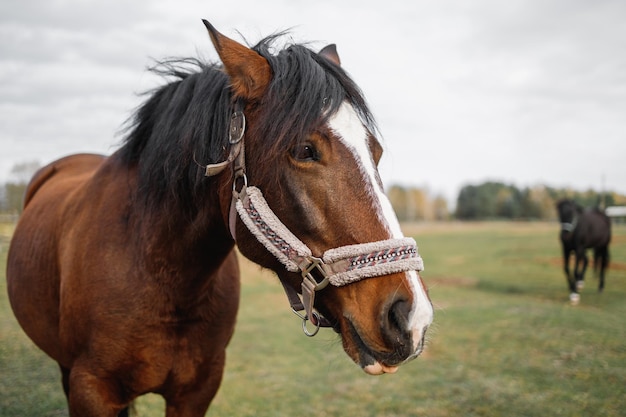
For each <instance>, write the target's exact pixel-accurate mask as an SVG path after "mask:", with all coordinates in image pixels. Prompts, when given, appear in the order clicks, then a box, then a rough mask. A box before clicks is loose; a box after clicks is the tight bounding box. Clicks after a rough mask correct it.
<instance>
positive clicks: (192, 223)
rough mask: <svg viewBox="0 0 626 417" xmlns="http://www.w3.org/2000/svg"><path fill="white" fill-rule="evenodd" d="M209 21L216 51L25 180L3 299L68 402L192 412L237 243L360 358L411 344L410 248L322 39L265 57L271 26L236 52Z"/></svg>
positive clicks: (226, 297)
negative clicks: (83, 150)
mask: <svg viewBox="0 0 626 417" xmlns="http://www.w3.org/2000/svg"><path fill="white" fill-rule="evenodd" d="M205 25H206V26H207V29H208V31H209V35H210V36H211V40H212V41H213V44H214V46H215V48H216V49H217V51H218V54H219V56H220V58H221V60H222V63H223V67H222V66H217V65H206V64H199V65H198V69H199V71H185V70H183V69H181V68H180V67H178V66H177V65H178V64H180V63H175V64H173V65H171V66H170V67H169V70H168V71H166V72H167V74H168V75H171V76H172V77H174V78H176V80H175V81H171V82H169V83H168V84H166V85H165V86H163V87H161V88H159V89H158V90H155V92H154V93H153V94H152V96H151V97H150V98H149V99H148V100H147V102H146V103H144V105H142V106H141V107H140V108H139V110H138V111H137V113H136V116H135V123H134V125H133V126H132V130H130V132H129V135H128V137H127V138H126V140H125V143H124V144H123V146H122V147H121V148H120V149H118V150H117V151H116V152H115V153H113V154H112V155H111V156H109V157H103V156H99V155H74V156H70V157H66V158H63V159H60V160H58V161H56V162H53V163H52V164H50V165H48V166H47V167H45V168H43V169H42V170H40V172H39V173H38V174H36V176H35V177H34V178H33V180H32V181H31V184H30V185H29V188H28V190H27V193H26V198H25V209H24V212H23V214H22V216H21V218H20V220H19V222H18V225H17V227H16V230H15V233H14V236H13V240H12V243H11V247H10V250H9V256H8V260H7V281H8V292H9V299H10V301H11V305H12V308H13V310H14V313H15V316H16V317H17V319H18V321H19V323H20V324H21V326H22V327H23V329H24V331H25V332H26V333H27V334H28V336H29V337H30V338H31V339H32V340H33V341H34V342H35V343H36V344H37V345H38V346H39V347H40V348H41V349H42V350H43V351H44V352H46V353H47V354H48V355H49V356H50V357H52V358H53V359H55V360H56V361H57V362H58V363H59V366H60V368H61V371H62V377H63V387H64V389H65V392H66V395H67V397H68V404H69V411H70V416H72V417H75V416H102V417H114V416H117V415H124V414H126V412H127V407H128V405H129V404H130V403H131V402H132V400H133V399H134V398H136V397H137V396H139V395H142V394H144V393H148V392H155V393H158V394H161V395H162V396H163V397H164V398H165V400H166V407H167V408H166V414H167V416H168V417H187V416H188V417H199V416H202V415H204V413H205V412H206V409H207V408H208V406H209V404H210V402H211V400H212V398H213V397H214V395H215V393H216V392H217V389H218V387H219V384H220V382H221V378H222V374H223V369H224V361H225V349H226V346H227V344H228V342H229V340H230V338H231V336H232V334H233V329H234V325H235V320H236V312H237V308H238V303H239V285H240V283H239V269H238V265H237V259H236V255H235V251H234V245H235V241H236V244H237V247H238V249H239V251H240V252H241V253H242V254H243V255H244V256H246V257H247V258H249V259H251V260H252V261H254V262H256V263H257V264H259V265H261V266H263V267H266V268H269V269H271V270H273V271H274V272H276V273H277V275H278V277H279V279H280V280H281V282H282V283H283V286H284V287H285V289H286V291H287V293H288V296H289V299H290V302H291V303H292V306H294V301H293V299H294V298H296V299H297V298H298V297H299V296H298V294H297V293H301V294H302V304H303V307H302V309H304V310H305V311H306V315H304V316H303V320H304V321H303V323H305V324H306V321H307V320H310V321H311V322H312V323H313V324H315V325H317V326H318V328H319V326H320V325H321V323H322V319H321V317H322V315H323V317H324V320H323V321H324V322H325V323H326V324H327V325H329V326H332V327H333V329H334V330H335V331H336V332H337V333H339V334H340V336H341V338H342V343H343V347H344V350H345V352H346V353H347V354H348V356H349V357H350V358H351V359H352V360H353V361H354V362H355V363H356V364H358V365H359V366H360V367H361V368H362V369H363V370H364V371H365V372H367V373H369V374H382V373H392V372H395V371H396V370H397V369H398V367H399V366H400V365H402V364H403V363H405V362H407V361H409V360H411V359H413V358H415V357H416V356H418V355H419V354H420V352H421V351H422V349H423V347H424V338H425V332H426V330H427V328H428V326H429V325H430V324H431V322H432V314H433V311H432V305H431V303H430V299H429V298H428V295H427V292H426V289H425V286H424V284H423V283H422V281H421V278H420V276H419V274H418V272H417V271H418V270H421V265H422V264H421V258H419V255H418V254H417V248H416V246H415V244H414V241H412V239H407V238H404V237H403V235H402V232H401V230H400V226H399V223H398V221H397V219H396V218H395V215H394V213H393V210H391V205H390V203H389V201H388V200H387V199H386V197H385V195H384V193H383V191H382V185H381V184H382V183H381V181H380V178H379V177H378V171H377V164H378V161H379V159H380V157H381V154H382V147H381V146H380V144H379V143H378V140H377V139H376V137H375V136H374V133H375V126H374V124H373V120H372V118H371V115H370V114H369V111H368V110H367V108H366V106H365V102H364V99H363V98H362V96H361V93H360V91H359V90H358V88H357V87H356V86H355V85H354V84H353V82H352V81H351V80H350V79H349V77H348V76H347V75H346V74H345V72H343V70H342V69H341V68H340V66H339V65H340V61H339V57H338V56H337V55H336V50H335V49H334V47H333V48H324V49H323V50H322V51H320V52H319V53H318V54H316V53H313V52H312V51H310V50H308V49H307V48H304V47H302V46H300V45H294V46H291V47H289V48H287V49H285V50H283V51H281V52H280V53H279V54H278V55H277V56H275V55H272V54H271V53H270V52H269V47H268V45H269V42H271V40H272V38H269V39H267V40H265V41H262V42H261V43H260V44H259V45H257V47H255V48H254V49H250V48H248V47H245V46H243V45H241V44H239V43H237V42H235V41H233V40H231V39H229V38H227V37H225V36H223V35H221V34H220V33H219V32H217V31H216V30H215V29H214V28H213V27H212V26H211V25H210V24H209V23H208V22H205ZM185 63H189V62H188V61H185V62H183V63H182V64H185ZM182 64H181V65H182ZM244 121H245V122H244ZM246 126H247V127H246ZM244 132H245V148H244V146H243V143H244ZM225 153H226V154H227V155H224V154H225ZM222 160H225V161H224V162H217V161H222ZM198 161H213V162H216V163H213V164H208V165H207V166H206V169H205V167H204V166H202V167H200V168H199V167H198ZM207 176H208V177H207ZM248 186H250V187H249V190H250V192H249V193H248V194H246V192H245V190H246V187H248ZM260 190H262V194H261V191H260ZM253 196H254V198H255V200H254V201H253V200H252V197H253ZM263 196H265V197H263ZM235 197H237V198H235ZM251 201H253V202H254V205H259V206H264V205H267V207H266V208H265V209H264V210H265V211H264V212H263V210H261V211H257V208H256V207H254V206H253V205H252V203H251ZM246 213H252V214H250V216H251V217H248V214H246ZM253 216H256V217H253ZM272 225H273V226H272ZM257 226H258V227H259V229H258V230H257V229H256V227H257ZM276 230H278V231H281V232H275V231H276ZM285 230H286V231H285ZM400 244H401V245H402V246H398V245H400ZM292 256H293V257H292ZM294 260H296V261H297V262H296V263H295V265H296V267H295V268H294V267H293V265H294ZM290 265H291V266H290ZM338 276H342V277H343V278H342V279H344V281H342V280H340V279H339V278H338ZM364 278H368V279H364ZM329 283H330V285H328V284H329ZM307 285H308V286H307ZM294 294H295V295H294ZM316 294H317V295H316ZM296 304H297V303H296ZM293 308H296V307H293ZM318 311H319V313H318Z"/></svg>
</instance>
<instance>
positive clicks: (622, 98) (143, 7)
mask: <svg viewBox="0 0 626 417" xmlns="http://www.w3.org/2000/svg"><path fill="white" fill-rule="evenodd" d="M623 16H626V3H624V2H623V1H621V0H614V1H609V0H599V1H595V2H587V1H582V0H581V1H577V0H574V1H566V0H544V1H526V0H511V1H508V2H506V3H502V2H498V1H495V0H477V1H472V2H466V1H461V0H449V1H441V2H430V1H414V2H406V1H399V0H398V1H396V0H390V1H387V2H385V3H384V6H381V4H380V2H375V1H367V0H361V1H356V0H350V1H345V2H332V1H330V0H327V1H319V2H305V1H288V0H272V1H267V2H264V3H263V7H259V6H258V4H257V3H256V2H254V1H252V0H241V1H240V2H239V6H238V7H237V8H233V7H225V6H219V5H210V6H209V5H208V4H207V3H206V2H205V1H200V0H183V1H179V2H170V1H147V0H137V1H134V2H126V1H124V2H122V1H118V0H113V1H108V2H101V1H97V2H96V1H73V0H52V1H43V0H22V1H20V2H16V3H15V2H14V4H10V5H9V3H7V2H4V3H2V4H0V38H1V39H3V41H2V42H1V43H0V124H1V125H2V126H3V127H2V129H1V130H0V141H1V145H2V148H3V150H4V149H5V148H7V145H8V147H9V148H10V149H9V150H8V151H7V152H3V153H2V155H0V181H2V180H3V179H5V178H6V173H8V172H9V170H10V168H11V166H12V165H13V164H15V163H18V162H22V161H24V160H31V159H32V155H33V154H34V155H36V156H38V157H40V158H41V161H42V162H48V161H49V160H51V159H53V158H56V157H58V156H61V155H62V154H65V153H69V152H72V151H84V150H91V151H96V152H106V153H108V152H111V151H112V150H113V149H114V148H115V146H116V144H117V143H118V142H119V137H116V136H115V132H117V131H118V130H119V128H120V126H121V125H122V123H123V122H124V120H125V119H126V118H127V117H128V116H129V115H130V113H131V110H132V108H134V107H135V106H136V105H137V104H138V103H139V100H140V98H139V97H137V96H136V93H138V92H141V91H145V90H146V89H148V88H150V87H152V86H154V85H155V84H156V83H157V82H159V80H158V79H157V78H155V77H154V76H152V75H150V74H149V73H146V72H145V67H146V66H147V65H150V63H151V60H150V58H157V59H158V58H163V57H168V56H196V55H201V56H205V57H208V58H209V59H216V55H215V53H214V52H213V50H212V47H211V45H210V42H209V40H208V37H207V34H206V31H205V29H204V27H203V26H202V24H201V23H200V18H208V19H210V20H211V21H212V22H213V24H214V25H216V27H218V29H219V30H220V31H222V32H223V33H225V34H226V35H228V36H231V37H234V38H238V39H240V35H239V34H238V32H237V31H239V32H240V33H241V36H243V37H244V38H245V39H247V40H248V41H250V42H252V43H254V42H256V41H257V40H259V39H260V38H261V37H263V36H266V35H268V34H271V33H274V32H276V31H279V30H284V29H288V28H293V29H292V31H291V32H290V34H289V35H288V36H287V37H286V41H288V42H289V41H293V42H304V41H311V43H310V46H311V47H312V48H314V49H319V48H321V47H322V46H323V45H325V44H326V43H331V42H334V43H337V44H338V49H339V53H340V55H341V56H342V61H343V63H344V66H345V68H346V69H347V70H348V72H349V73H350V74H352V75H353V77H354V78H355V80H356V81H357V83H358V84H359V85H360V86H361V87H362V89H363V90H364V92H365V94H366V96H367V98H368V101H369V102H370V104H371V107H372V109H373V111H374V113H375V115H376V116H377V119H378V122H379V125H380V127H381V130H382V132H383V134H384V137H385V148H386V155H385V157H384V158H383V165H382V171H383V172H382V175H383V178H384V179H385V181H386V182H387V183H388V184H391V183H401V184H404V185H428V186H429V187H430V188H431V190H433V191H436V192H442V193H444V194H445V195H446V196H447V197H448V198H450V199H454V198H455V197H456V193H457V192H458V189H459V187H460V186H462V185H463V184H465V183H468V182H477V181H482V180H486V179H496V180H505V181H511V182H514V183H516V184H517V185H521V186H524V185H530V184H534V183H539V182H544V183H547V184H555V185H559V186H562V185H569V186H574V187H577V188H584V187H589V186H596V187H598V184H599V182H600V177H601V176H602V174H604V175H605V177H606V180H607V181H606V182H607V185H608V186H609V187H611V188H613V189H617V190H618V191H621V192H625V193H626V183H623V182H622V179H623V178H626V164H624V163H623V161H622V159H623V157H624V156H626V141H624V133H625V132H626V121H625V120H624V117H623V115H624V114H626V55H625V54H624V53H623V51H624V50H625V49H626V25H624V24H623V22H622V19H623Z"/></svg>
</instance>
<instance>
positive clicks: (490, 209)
mask: <svg viewBox="0 0 626 417" xmlns="http://www.w3.org/2000/svg"><path fill="white" fill-rule="evenodd" d="M388 196H389V199H390V200H391V204H392V206H393V207H394V209H395V210H396V214H397V215H398V218H399V220H400V221H404V222H411V221H432V220H448V219H456V220H498V219H501V220H554V219H556V217H557V213H556V203H557V201H559V200H560V199H563V198H569V199H572V200H574V201H576V202H577V203H578V204H580V205H581V206H583V207H603V208H604V207H608V206H613V205H626V196H624V195H620V194H617V193H615V192H597V191H595V190H586V191H579V190H574V189H571V188H555V187H550V186H546V185H537V186H533V187H525V188H518V187H517V186H515V185H512V184H505V183H502V182H494V181H488V182H484V183H481V184H476V185H465V186H463V187H462V188H461V190H460V191H459V194H458V197H457V199H456V206H455V208H454V210H448V205H447V202H446V200H445V199H444V198H443V197H441V196H438V195H435V196H431V195H430V194H429V192H428V190H426V189H420V188H410V187H409V188H407V187H401V186H397V185H396V186H392V187H391V188H390V189H389V191H388Z"/></svg>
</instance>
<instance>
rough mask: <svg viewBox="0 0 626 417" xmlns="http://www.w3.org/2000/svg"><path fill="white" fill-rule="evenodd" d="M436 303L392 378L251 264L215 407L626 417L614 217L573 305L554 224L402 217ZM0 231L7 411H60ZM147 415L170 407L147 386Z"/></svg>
mask: <svg viewBox="0 0 626 417" xmlns="http://www.w3.org/2000/svg"><path fill="white" fill-rule="evenodd" d="M405 230H406V232H407V234H410V235H412V236H414V237H415V238H416V240H417V242H418V244H419V247H420V253H421V254H422V256H423V258H424V260H425V264H426V270H425V272H424V274H423V276H424V280H425V281H426V283H427V284H428V285H429V287H430V295H431V298H432V300H433V303H434V305H435V308H436V311H435V324H434V326H433V329H432V330H431V331H430V335H429V343H428V347H427V350H426V351H425V353H424V354H423V356H422V357H420V358H419V359H417V360H416V361H414V362H412V363H410V364H408V365H405V366H404V367H402V368H400V370H399V372H398V373H397V374H395V375H384V376H380V377H371V376H367V375H365V374H364V373H363V372H362V371H361V370H360V369H359V368H358V367H357V366H356V365H354V364H353V363H352V362H351V361H350V360H349V359H348V357H347V356H346V355H345V353H343V351H342V348H341V343H340V342H339V340H338V338H337V336H336V335H334V334H333V333H332V331H329V330H323V331H322V332H320V334H319V335H318V336H316V337H315V338H311V339H309V338H307V337H305V336H304V335H303V334H302V332H301V330H300V323H299V321H298V319H297V318H296V317H295V316H293V314H291V312H290V311H289V307H288V303H287V300H286V299H285V296H284V295H283V293H282V289H281V287H280V284H279V283H278V282H277V279H276V278H275V277H274V276H272V275H271V274H269V273H267V272H264V271H261V270H260V269H259V268H257V267H256V266H254V265H251V264H249V263H247V262H246V263H244V264H243V272H244V275H245V276H244V279H243V294H242V303H241V309H240V312H239V319H238V324H237V328H236V332H235V337H234V339H233V341H232V343H231V345H230V347H229V350H228V359H227V366H226V374H225V376H224V381H223V383H222V386H221V389H220V392H219V393H218V395H217V397H216V399H215V400H214V402H213V404H212V406H211V408H210V410H209V413H208V414H207V415H208V416H232V415H236V416H272V417H276V416H292V415H303V416H311V415H315V416H377V417H384V416H432V417H437V416H461V415H462V416H494V417H495V416H551V417H552V416H568V417H569V416H585V417H586V416H624V415H626V411H624V410H626V396H625V395H624V387H625V386H626V322H625V321H624V319H625V318H626V226H623V225H621V226H616V227H614V239H613V244H612V248H611V254H612V262H613V265H612V268H611V269H610V270H609V273H608V277H607V284H606V290H605V292H604V294H598V293H597V291H596V287H597V281H596V280H594V279H593V278H592V274H591V273H588V274H587V280H586V281H587V286H586V288H585V289H584V290H583V292H582V300H581V304H580V305H578V306H576V307H572V306H570V305H569V304H568V292H567V288H566V284H565V278H564V276H563V272H562V269H561V263H560V258H559V257H560V248H559V242H558V238H557V227H556V226H555V225H554V224H548V223H474V224H460V223H451V224H435V225H417V226H411V227H409V226H407V227H406V228H405ZM9 234H10V231H9V232H7V231H6V229H0V268H1V269H0V274H2V276H0V324H1V328H0V416H57V415H58V416H61V415H66V411H65V405H64V403H63V395H62V389H61V384H60V377H59V374H58V371H57V368H56V365H55V364H54V363H53V362H52V361H51V360H48V359H47V358H46V357H45V356H44V355H43V354H41V353H40V352H38V351H37V349H36V348H34V347H33V346H32V344H31V343H30V342H29V340H28V339H27V338H26V336H24V335H23V334H22V333H21V331H20V330H19V327H18V325H17V323H16V322H15V320H14V319H13V317H12V315H11V312H10V308H9V306H8V301H7V300H6V295H5V293H6V291H5V282H4V275H3V274H4V270H5V265H4V262H5V258H6V247H7V239H8V235H9ZM135 409H136V414H137V415H139V416H155V415H163V403H162V401H161V400H160V399H159V398H158V397H156V396H152V395H150V396H145V397H143V398H141V399H140V400H139V401H138V402H137V404H136V407H135Z"/></svg>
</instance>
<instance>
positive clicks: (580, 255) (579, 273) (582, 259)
mask: <svg viewBox="0 0 626 417" xmlns="http://www.w3.org/2000/svg"><path fill="white" fill-rule="evenodd" d="M588 263H589V260H588V258H587V254H586V253H585V249H582V250H578V251H576V267H575V269H574V276H575V277H576V288H577V289H581V288H583V286H584V285H585V284H584V280H585V271H586V270H587V264H588Z"/></svg>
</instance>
